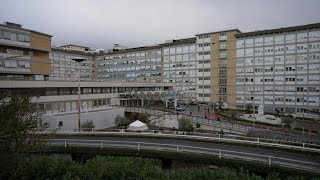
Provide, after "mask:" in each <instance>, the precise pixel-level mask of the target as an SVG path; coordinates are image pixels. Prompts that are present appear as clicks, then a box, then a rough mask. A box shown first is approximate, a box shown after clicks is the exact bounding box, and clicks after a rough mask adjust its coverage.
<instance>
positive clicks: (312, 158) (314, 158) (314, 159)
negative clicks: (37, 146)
mask: <svg viewBox="0 0 320 180" xmlns="http://www.w3.org/2000/svg"><path fill="white" fill-rule="evenodd" d="M55 139H61V140H64V139H67V141H70V142H71V141H72V142H77V140H79V142H80V141H81V140H91V141H87V142H81V143H84V144H85V143H99V142H100V140H104V141H125V142H132V143H137V142H141V143H159V144H168V145H174V146H176V145H179V146H193V147H201V148H211V149H222V150H226V151H237V152H239V153H252V154H259V155H264V156H272V157H280V158H287V159H292V160H297V161H307V162H311V163H317V164H319V165H320V155H304V154H298V153H293V152H285V151H280V150H271V149H262V148H255V147H246V146H237V145H226V144H219V143H210V142H196V141H189V140H177V139H164V138H163V139H162V138H138V137H97V136H78V137H77V136H73V137H69V136H58V137H55ZM94 141H96V142H94ZM53 142H54V141H53ZM60 142H62V141H60ZM109 143H112V142H109ZM319 168H320V166H319Z"/></svg>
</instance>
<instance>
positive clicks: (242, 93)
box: [236, 24, 320, 114]
mask: <svg viewBox="0 0 320 180" xmlns="http://www.w3.org/2000/svg"><path fill="white" fill-rule="evenodd" d="M236 39H237V40H236V72H237V81H236V87H237V91H236V96H237V97H236V99H237V101H236V102H237V105H238V106H244V105H245V104H253V105H254V106H255V107H258V106H259V105H260V104H264V106H265V110H266V111H276V112H284V113H289V114H291V113H297V114H302V113H303V114H304V113H313V112H319V106H320V101H319V98H320V91H319V90H320V24H313V25H305V26H297V27H289V28H281V29H273V30H266V31H258V32H249V33H241V34H238V35H236Z"/></svg>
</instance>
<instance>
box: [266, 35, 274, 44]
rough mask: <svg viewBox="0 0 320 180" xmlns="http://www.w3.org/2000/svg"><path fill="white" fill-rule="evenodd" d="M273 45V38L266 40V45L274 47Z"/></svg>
mask: <svg viewBox="0 0 320 180" xmlns="http://www.w3.org/2000/svg"><path fill="white" fill-rule="evenodd" d="M272 44H273V36H269V37H265V38H264V45H272Z"/></svg>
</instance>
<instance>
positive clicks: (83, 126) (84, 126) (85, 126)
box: [81, 120, 95, 131]
mask: <svg viewBox="0 0 320 180" xmlns="http://www.w3.org/2000/svg"><path fill="white" fill-rule="evenodd" d="M94 127H95V125H94V122H93V121H92V120H90V121H85V122H83V123H81V130H82V131H91V130H92V129H94Z"/></svg>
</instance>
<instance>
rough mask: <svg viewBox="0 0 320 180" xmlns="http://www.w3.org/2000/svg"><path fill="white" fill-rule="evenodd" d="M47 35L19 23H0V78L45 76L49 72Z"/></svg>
mask: <svg viewBox="0 0 320 180" xmlns="http://www.w3.org/2000/svg"><path fill="white" fill-rule="evenodd" d="M51 37H52V36H51V35H48V34H45V33H41V32H37V31H34V30H29V29H25V28H22V26H21V25H19V24H14V23H9V22H5V23H4V24H0V78H1V79H8V80H32V79H36V80H44V79H48V77H49V75H50V74H51V62H50V60H49V52H50V51H51Z"/></svg>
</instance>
